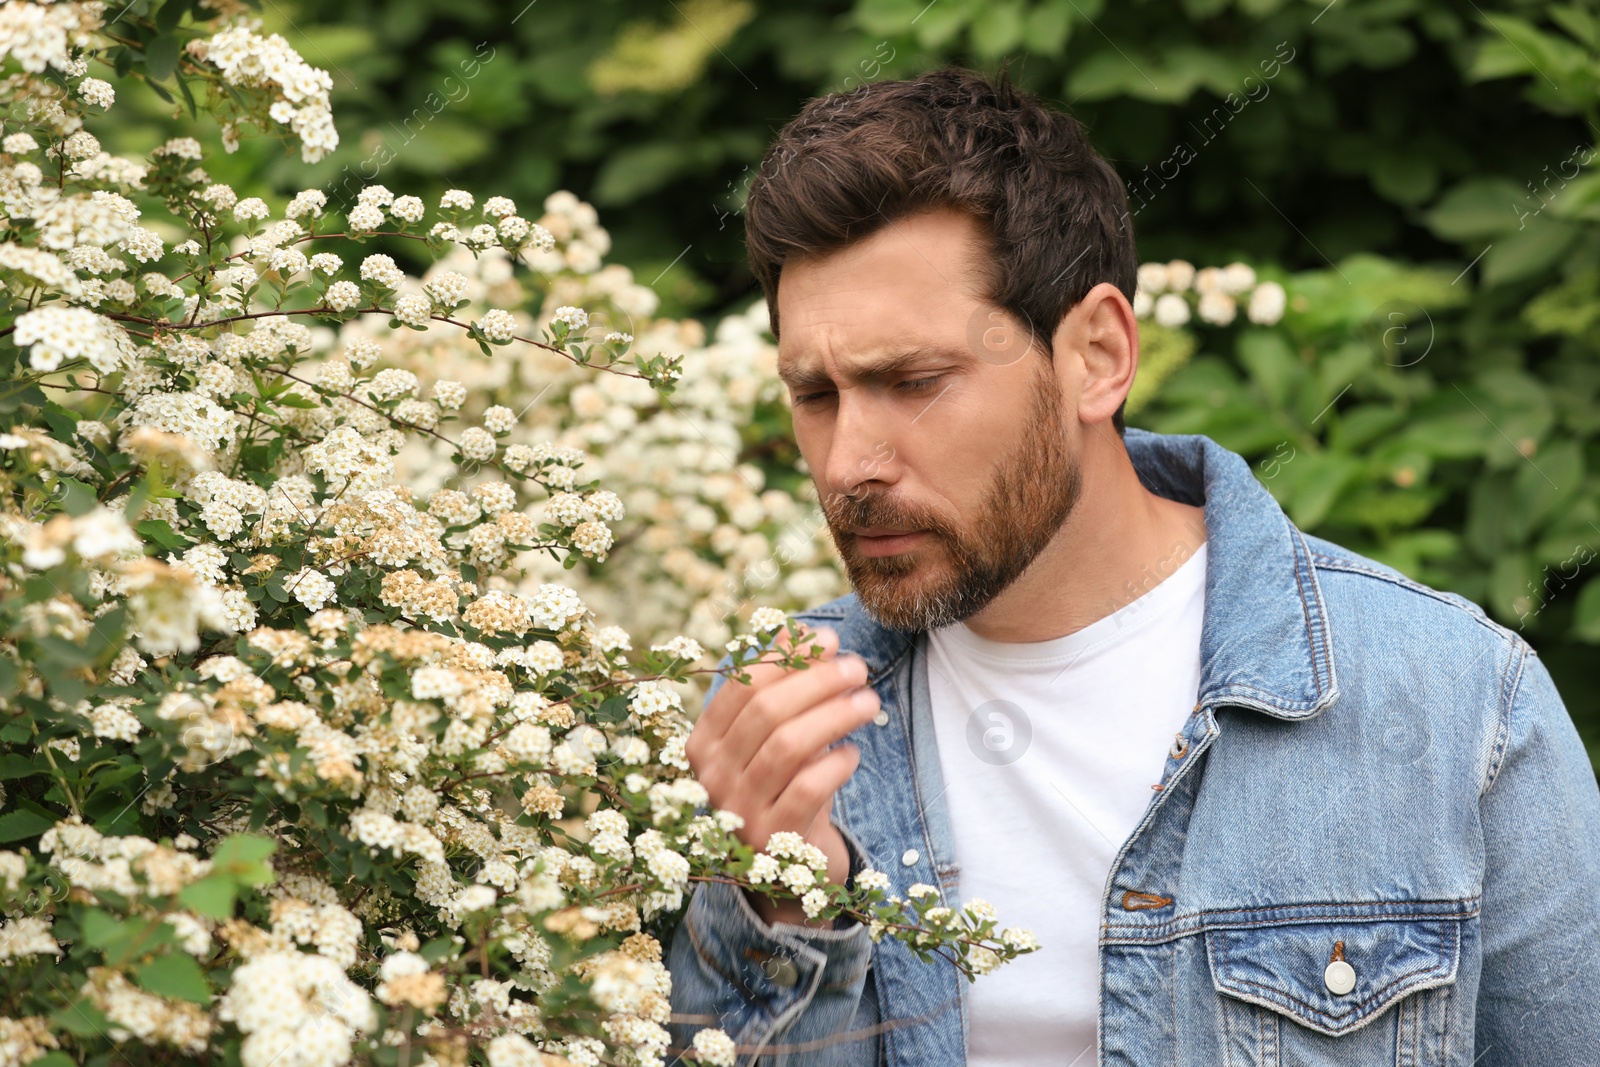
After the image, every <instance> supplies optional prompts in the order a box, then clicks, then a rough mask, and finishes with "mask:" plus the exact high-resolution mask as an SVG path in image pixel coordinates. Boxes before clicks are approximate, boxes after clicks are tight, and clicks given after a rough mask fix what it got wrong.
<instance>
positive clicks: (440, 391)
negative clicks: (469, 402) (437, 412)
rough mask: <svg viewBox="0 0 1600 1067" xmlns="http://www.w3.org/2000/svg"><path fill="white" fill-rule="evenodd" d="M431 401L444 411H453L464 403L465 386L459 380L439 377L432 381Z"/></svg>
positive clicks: (465, 397)
mask: <svg viewBox="0 0 1600 1067" xmlns="http://www.w3.org/2000/svg"><path fill="white" fill-rule="evenodd" d="M431 395H432V397H433V402H434V403H435V404H438V405H439V407H440V408H441V409H442V410H444V411H455V410H456V409H457V408H459V407H460V406H461V405H462V404H464V403H466V399H467V387H466V386H464V385H462V384H461V383H460V382H453V381H449V380H447V379H443V378H441V379H440V380H439V381H436V382H434V383H433V392H432V394H431Z"/></svg>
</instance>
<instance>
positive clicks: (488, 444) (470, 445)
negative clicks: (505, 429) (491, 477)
mask: <svg viewBox="0 0 1600 1067" xmlns="http://www.w3.org/2000/svg"><path fill="white" fill-rule="evenodd" d="M456 444H457V445H458V446H459V447H460V449H461V454H462V455H463V456H465V457H466V458H467V459H473V460H478V461H480V462H482V461H485V460H491V459H493V458H494V454H495V450H496V448H497V447H498V446H497V445H496V444H495V443H494V436H493V435H492V434H490V433H489V431H488V430H484V429H481V428H479V427H477V426H472V427H469V428H467V429H465V430H463V431H461V440H460V441H458V442H456Z"/></svg>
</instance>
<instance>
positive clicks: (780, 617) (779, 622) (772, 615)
mask: <svg viewBox="0 0 1600 1067" xmlns="http://www.w3.org/2000/svg"><path fill="white" fill-rule="evenodd" d="M788 621H789V616H788V615H786V614H784V613H783V612H781V611H779V610H778V609H777V608H757V609H756V610H755V611H753V612H751V613H750V629H751V630H753V631H754V632H756V633H758V634H769V633H773V632H775V631H776V630H778V629H780V628H781V627H782V626H783V624H784V623H786V622H788Z"/></svg>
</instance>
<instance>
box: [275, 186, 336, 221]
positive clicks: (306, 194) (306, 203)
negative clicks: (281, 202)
mask: <svg viewBox="0 0 1600 1067" xmlns="http://www.w3.org/2000/svg"><path fill="white" fill-rule="evenodd" d="M327 206H328V197H327V195H326V194H324V193H323V192H322V190H321V189H305V190H302V191H301V192H298V193H296V194H295V196H294V199H293V200H290V201H289V206H288V207H286V208H284V209H283V213H284V215H285V216H287V217H288V218H291V219H298V218H301V217H303V216H305V215H310V216H311V217H312V218H321V217H322V209H323V208H325V207H327Z"/></svg>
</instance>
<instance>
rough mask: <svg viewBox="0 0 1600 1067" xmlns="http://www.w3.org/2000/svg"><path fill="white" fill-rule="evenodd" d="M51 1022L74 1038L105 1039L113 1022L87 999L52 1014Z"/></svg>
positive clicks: (76, 1001) (36, 1061) (74, 1002)
mask: <svg viewBox="0 0 1600 1067" xmlns="http://www.w3.org/2000/svg"><path fill="white" fill-rule="evenodd" d="M50 1022H51V1023H52V1024H54V1025H55V1026H56V1027H59V1028H60V1029H62V1030H65V1031H66V1032H67V1033H69V1034H72V1035H73V1036H74V1037H82V1038H95V1037H104V1036H105V1035H106V1034H107V1033H108V1032H109V1031H110V1030H111V1020H110V1019H108V1018H106V1015H105V1012H103V1011H101V1010H100V1009H99V1008H97V1007H95V1006H94V1005H93V1004H91V1003H89V1001H88V1000H87V999H83V1000H75V1001H73V1002H72V1003H71V1004H69V1005H67V1006H66V1007H64V1008H61V1009H58V1010H57V1011H55V1012H53V1013H51V1015H50ZM34 1062H35V1063H39V1062H43V1061H41V1060H35V1061H34Z"/></svg>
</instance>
